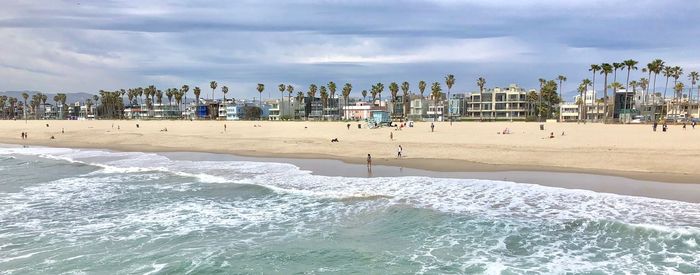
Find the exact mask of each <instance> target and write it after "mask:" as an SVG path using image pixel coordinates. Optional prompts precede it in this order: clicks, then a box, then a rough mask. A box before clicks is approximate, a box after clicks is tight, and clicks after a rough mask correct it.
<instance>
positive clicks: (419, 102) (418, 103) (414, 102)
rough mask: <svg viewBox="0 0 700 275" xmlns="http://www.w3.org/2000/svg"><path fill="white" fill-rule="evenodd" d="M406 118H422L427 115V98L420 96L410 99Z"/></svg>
mask: <svg viewBox="0 0 700 275" xmlns="http://www.w3.org/2000/svg"><path fill="white" fill-rule="evenodd" d="M410 104H411V106H410V109H409V110H410V111H409V115H408V119H411V120H423V119H424V118H426V117H427V115H428V105H429V104H428V100H427V99H425V98H422V97H415V98H413V99H411V103H410Z"/></svg>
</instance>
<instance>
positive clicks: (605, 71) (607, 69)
mask: <svg viewBox="0 0 700 275" xmlns="http://www.w3.org/2000/svg"><path fill="white" fill-rule="evenodd" d="M600 68H601V69H600V74H602V75H605V83H604V85H603V101H605V105H604V106H603V113H604V114H605V119H604V121H605V122H607V120H608V116H609V115H610V114H608V109H609V108H608V105H609V104H608V103H609V102H610V101H609V99H608V75H609V74H610V73H612V72H613V70H614V68H613V66H612V65H610V64H608V63H603V64H601V65H600ZM613 104H614V103H613ZM613 116H614V115H613Z"/></svg>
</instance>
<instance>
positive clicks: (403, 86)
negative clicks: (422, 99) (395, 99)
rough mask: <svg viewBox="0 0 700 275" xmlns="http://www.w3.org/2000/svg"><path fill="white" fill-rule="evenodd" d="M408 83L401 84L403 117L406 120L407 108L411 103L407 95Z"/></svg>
mask: <svg viewBox="0 0 700 275" xmlns="http://www.w3.org/2000/svg"><path fill="white" fill-rule="evenodd" d="M409 85H410V84H408V81H404V82H403V83H401V91H402V92H403V117H404V118H408V113H409V107H410V103H411V99H410V98H409V94H408V89H409Z"/></svg>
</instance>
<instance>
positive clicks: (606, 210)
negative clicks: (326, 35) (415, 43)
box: [0, 146, 700, 274]
mask: <svg viewBox="0 0 700 275" xmlns="http://www.w3.org/2000/svg"><path fill="white" fill-rule="evenodd" d="M181 155H185V156H186V155H187V153H181ZM0 175H2V176H1V177H0V274H638V273H645V274H691V273H700V247H699V246H698V244H699V243H700V205H699V204H694V203H687V202H680V201H671V200H662V199H652V198H643V197H632V196H622V195H615V194H605V193H596V192H593V191H585V190H574V189H563V188H555V187H546V186H540V185H536V184H527V183H516V182H507V181H494V180H477V179H453V178H433V177H421V176H409V177H371V178H367V177H342V176H322V175H316V174H312V173H311V172H310V171H305V170H302V169H300V168H299V167H297V166H294V165H292V164H286V163H271V162H256V161H236V160H202V159H201V158H193V159H190V160H188V159H187V158H173V157H171V156H168V155H167V154H157V153H138V152H113V151H107V150H92V149H65V148H42V147H33V148H20V147H12V146H4V147H0Z"/></svg>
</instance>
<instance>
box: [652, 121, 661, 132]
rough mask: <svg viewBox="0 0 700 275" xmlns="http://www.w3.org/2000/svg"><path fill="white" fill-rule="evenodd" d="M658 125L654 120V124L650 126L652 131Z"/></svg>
mask: <svg viewBox="0 0 700 275" xmlns="http://www.w3.org/2000/svg"><path fill="white" fill-rule="evenodd" d="M657 126H659V123H658V122H656V121H654V125H652V126H651V128H652V129H654V132H656V127H657Z"/></svg>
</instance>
